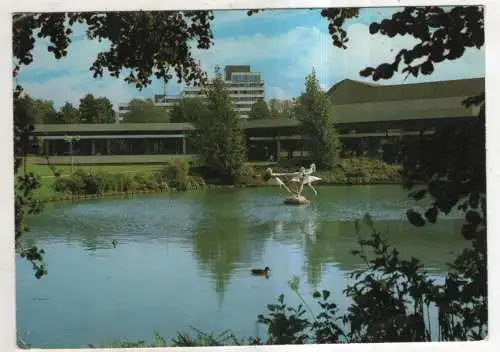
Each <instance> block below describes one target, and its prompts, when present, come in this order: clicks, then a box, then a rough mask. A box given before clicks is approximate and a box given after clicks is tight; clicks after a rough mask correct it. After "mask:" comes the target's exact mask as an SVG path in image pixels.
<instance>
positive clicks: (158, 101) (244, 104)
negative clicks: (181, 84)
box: [119, 65, 264, 118]
mask: <svg viewBox="0 0 500 352" xmlns="http://www.w3.org/2000/svg"><path fill="white" fill-rule="evenodd" d="M223 78H224V83H225V85H226V88H227V90H228V91H229V94H230V97H231V99H232V101H233V105H234V109H235V111H237V112H238V113H239V115H240V117H241V118H248V114H249V113H250V110H251V108H252V105H253V104H254V103H256V102H258V101H261V100H264V81H263V80H262V78H261V76H260V73H259V72H251V71H250V66H249V65H239V66H237V65H228V66H226V67H224V77H223ZM210 84H212V83H211V82H210V83H209V85H210ZM196 97H198V98H204V97H205V95H204V94H203V90H202V88H201V87H186V88H185V89H184V90H183V91H182V93H181V94H180V95H176V96H169V95H165V94H156V95H155V96H154V104H155V105H156V106H164V107H165V108H167V109H169V108H171V107H172V106H173V105H174V104H175V103H176V102H177V101H179V100H180V99H182V98H196ZM127 107H128V104H119V116H120V117H123V115H124V114H125V113H126V112H127Z"/></svg>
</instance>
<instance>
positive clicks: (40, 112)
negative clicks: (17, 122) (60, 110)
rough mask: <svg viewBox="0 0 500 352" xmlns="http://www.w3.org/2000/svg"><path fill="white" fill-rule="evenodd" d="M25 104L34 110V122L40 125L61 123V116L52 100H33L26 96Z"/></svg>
mask: <svg viewBox="0 0 500 352" xmlns="http://www.w3.org/2000/svg"><path fill="white" fill-rule="evenodd" d="M25 99H26V100H25V103H26V104H30V105H31V106H32V108H33V114H34V116H33V121H34V122H35V123H40V124H49V123H60V118H59V115H58V114H57V111H56V109H55V108H54V102H53V101H51V100H43V99H32V98H31V97H29V96H26V98H25Z"/></svg>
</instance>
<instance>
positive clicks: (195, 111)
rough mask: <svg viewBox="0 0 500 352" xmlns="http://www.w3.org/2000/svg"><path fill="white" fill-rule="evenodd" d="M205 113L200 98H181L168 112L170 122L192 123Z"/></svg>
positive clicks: (204, 105)
mask: <svg viewBox="0 0 500 352" xmlns="http://www.w3.org/2000/svg"><path fill="white" fill-rule="evenodd" d="M205 112H206V104H205V101H204V100H203V99H202V98H182V99H181V100H179V101H178V102H177V103H176V104H175V105H174V106H173V107H172V109H171V110H170V118H171V122H194V121H195V120H196V119H197V118H199V117H200V116H203V114H204V113H205Z"/></svg>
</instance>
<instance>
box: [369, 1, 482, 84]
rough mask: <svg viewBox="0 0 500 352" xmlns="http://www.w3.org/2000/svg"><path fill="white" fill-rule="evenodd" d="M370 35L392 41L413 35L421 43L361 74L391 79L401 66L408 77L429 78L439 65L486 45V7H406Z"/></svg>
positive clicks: (377, 24) (379, 24) (373, 26)
mask: <svg viewBox="0 0 500 352" xmlns="http://www.w3.org/2000/svg"><path fill="white" fill-rule="evenodd" d="M464 29H465V30H464ZM370 33H371V34H375V33H380V34H383V35H386V36H388V37H390V38H392V37H394V36H396V35H411V36H412V37H414V38H415V39H417V40H418V41H419V43H418V44H417V45H415V46H414V47H413V48H411V49H402V50H400V51H399V53H398V54H397V55H396V56H395V58H394V61H393V62H391V63H383V64H380V65H379V66H377V67H376V68H374V67H367V68H366V69H364V70H363V71H361V75H362V76H365V77H368V76H371V77H372V78H373V80H374V81H377V80H379V79H388V78H391V77H392V76H393V74H394V72H397V71H398V70H399V68H400V65H401V64H403V69H402V70H401V72H403V73H407V75H410V74H411V75H413V76H414V77H417V76H418V75H419V74H423V75H430V74H432V73H433V72H434V67H435V65H436V64H438V63H440V62H443V61H445V60H456V59H458V58H460V57H461V56H462V55H463V54H464V52H465V50H466V49H467V48H481V47H482V46H483V45H484V8H483V7H482V6H454V7H451V8H443V7H440V6H426V7H405V8H404V10H402V11H400V12H397V13H395V14H393V15H392V18H390V19H384V20H382V21H381V22H380V23H376V22H374V23H372V24H371V25H370ZM414 62H419V63H418V64H414Z"/></svg>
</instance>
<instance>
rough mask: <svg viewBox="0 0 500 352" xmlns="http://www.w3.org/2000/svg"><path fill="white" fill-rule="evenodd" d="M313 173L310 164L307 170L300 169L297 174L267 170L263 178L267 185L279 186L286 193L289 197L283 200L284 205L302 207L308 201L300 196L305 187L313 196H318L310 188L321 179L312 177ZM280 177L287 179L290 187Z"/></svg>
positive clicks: (314, 170)
mask: <svg viewBox="0 0 500 352" xmlns="http://www.w3.org/2000/svg"><path fill="white" fill-rule="evenodd" d="M314 172H316V165H315V164H311V166H310V167H309V169H306V168H304V167H301V168H300V169H299V171H298V172H290V173H274V172H273V170H272V169H271V168H268V169H267V170H266V173H265V178H266V182H267V184H268V185H272V186H280V188H281V187H283V188H284V189H285V190H287V191H288V193H289V194H290V196H289V197H288V198H286V199H285V204H288V205H302V204H308V203H309V200H308V199H307V198H306V197H304V196H303V195H302V191H303V189H304V186H305V185H307V186H308V187H309V188H311V189H312V191H313V192H314V194H315V195H317V194H318V192H317V191H316V189H314V187H313V186H312V183H313V182H316V181H319V180H321V178H319V177H316V176H312V174H313V173H314ZM280 177H285V178H289V182H290V185H289V186H287V184H286V183H285V182H283V181H282V180H281V178H280ZM292 189H293V190H292Z"/></svg>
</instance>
